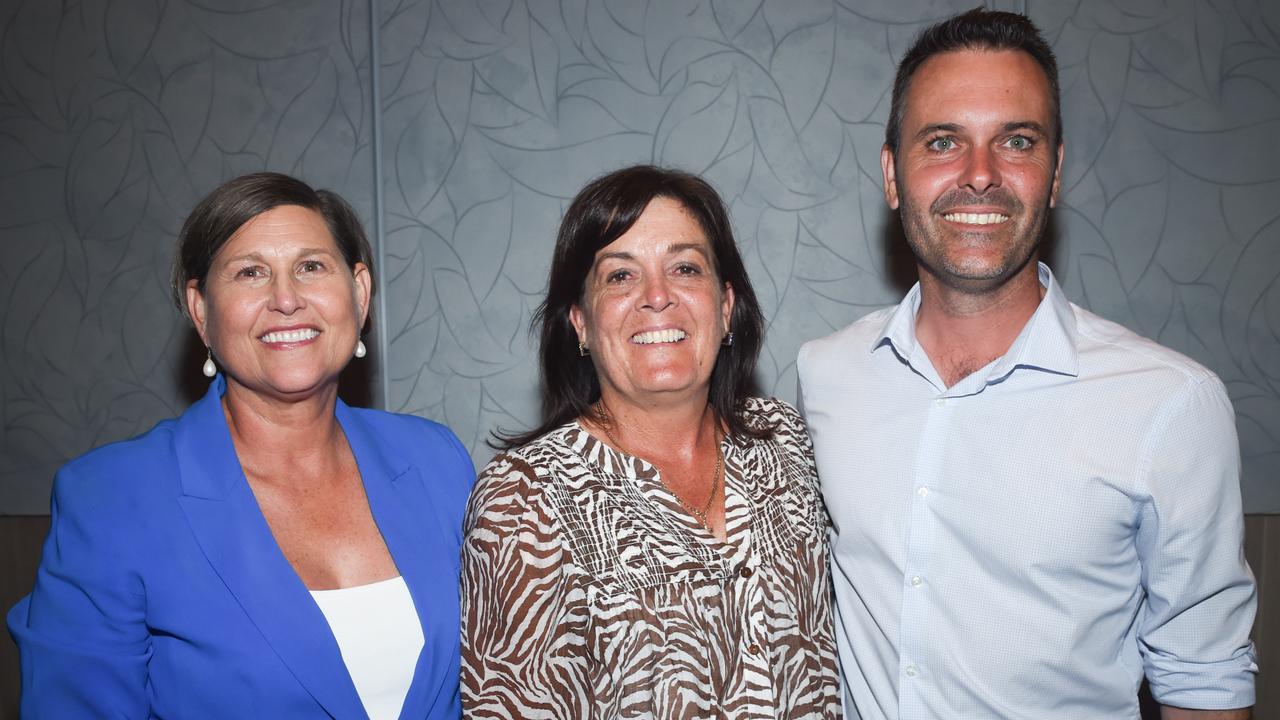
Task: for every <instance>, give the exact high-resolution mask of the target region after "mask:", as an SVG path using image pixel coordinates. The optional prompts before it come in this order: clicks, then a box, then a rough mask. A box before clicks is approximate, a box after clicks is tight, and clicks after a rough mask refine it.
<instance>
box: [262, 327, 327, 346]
mask: <svg viewBox="0 0 1280 720" xmlns="http://www.w3.org/2000/svg"><path fill="white" fill-rule="evenodd" d="M319 334H320V331H319V330H315V329H313V328H305V329H302V330H282V331H280V332H273V333H267V334H266V335H263V336H262V342H265V343H295V342H302V341H303V340H310V339H311V338H313V337H315V336H317V335H319Z"/></svg>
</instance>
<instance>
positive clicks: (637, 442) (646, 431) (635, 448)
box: [600, 391, 718, 459]
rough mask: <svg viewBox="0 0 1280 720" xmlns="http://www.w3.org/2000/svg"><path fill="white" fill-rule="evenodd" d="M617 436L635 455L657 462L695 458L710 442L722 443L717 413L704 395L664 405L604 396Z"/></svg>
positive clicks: (610, 395) (603, 399)
mask: <svg viewBox="0 0 1280 720" xmlns="http://www.w3.org/2000/svg"><path fill="white" fill-rule="evenodd" d="M600 400H601V403H602V404H603V405H604V409H605V412H606V413H607V414H608V419H607V422H609V423H611V425H612V427H611V430H612V432H613V437H614V438H615V440H616V441H617V442H621V443H622V444H623V445H625V446H626V447H623V448H618V449H619V450H623V451H625V452H628V453H630V454H633V455H639V456H641V457H645V458H649V459H654V458H664V457H681V458H689V457H692V456H693V455H694V454H695V453H696V452H697V451H698V449H699V448H701V447H705V444H706V443H711V444H712V445H713V446H714V444H715V443H717V442H718V438H717V437H716V432H715V421H714V417H715V414H714V413H713V412H712V411H711V407H710V406H709V405H708V404H707V393H705V392H703V393H701V394H699V395H697V396H695V397H694V398H692V399H690V400H689V401H685V402H680V403H675V404H670V405H661V404H653V405H650V404H639V403H633V402H629V401H627V400H626V399H625V398H623V397H621V396H619V395H618V394H616V393H612V392H608V391H605V392H603V393H601V397H600Z"/></svg>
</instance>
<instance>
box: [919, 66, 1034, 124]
mask: <svg viewBox="0 0 1280 720" xmlns="http://www.w3.org/2000/svg"><path fill="white" fill-rule="evenodd" d="M1050 92H1051V91H1050V89H1049V79H1048V78H1047V77H1046V76H1045V74H1044V70H1043V69H1041V67H1040V65H1039V64H1037V63H1036V61H1035V59H1034V58H1032V57H1031V56H1030V55H1028V54H1027V53H1025V52H1022V51H1020V50H956V51H952V52H945V53H939V54H938V55H934V56H933V57H931V58H929V59H928V60H926V61H925V62H924V63H923V64H922V65H921V66H920V68H919V69H918V70H917V71H916V74H915V76H914V77H912V78H911V84H910V86H909V88H908V90H907V107H906V114H905V116H904V118H903V125H904V126H905V127H904V128H903V130H904V134H906V133H913V132H915V128H918V127H920V126H923V125H933V124H937V123H958V124H960V125H964V126H966V127H969V126H977V125H979V124H981V123H982V122H992V123H998V124H1004V123H1007V122H1018V121H1035V122H1039V123H1041V124H1042V125H1043V126H1044V127H1049V126H1050V125H1051V124H1052V121H1053V118H1052V117H1051V107H1052V103H1051V97H1050Z"/></svg>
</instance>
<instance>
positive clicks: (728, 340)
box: [720, 332, 733, 347]
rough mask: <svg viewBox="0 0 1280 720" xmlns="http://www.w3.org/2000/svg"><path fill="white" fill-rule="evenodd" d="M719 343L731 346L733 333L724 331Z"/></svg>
mask: <svg viewBox="0 0 1280 720" xmlns="http://www.w3.org/2000/svg"><path fill="white" fill-rule="evenodd" d="M720 344H721V345H723V346H725V347H733V333H732V332H727V333H725V334H724V339H723V340H721V341H720Z"/></svg>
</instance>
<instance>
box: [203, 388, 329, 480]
mask: <svg viewBox="0 0 1280 720" xmlns="http://www.w3.org/2000/svg"><path fill="white" fill-rule="evenodd" d="M337 398H338V389H337V385H336V383H335V384H331V385H329V386H327V387H325V388H322V389H321V390H320V391H319V392H316V393H314V394H312V395H311V396H309V397H307V398H305V399H303V400H298V401H285V400H281V399H278V398H272V397H268V396H264V395H262V394H261V393H257V392H254V391H253V390H250V389H248V388H245V387H244V386H242V385H239V384H238V383H235V382H234V381H231V380H230V379H228V382H227V392H226V394H225V395H223V396H222V410H223V413H224V415H225V417H226V419H227V427H228V428H229V429H230V431H231V440H232V442H233V443H234V444H235V448H236V455H237V456H238V457H239V458H240V464H241V466H242V467H243V468H244V469H245V473H246V474H247V475H253V474H260V475H268V476H270V477H271V478H273V479H274V480H279V481H282V482H283V481H287V479H289V478H290V477H291V474H290V473H289V472H280V469H282V468H290V467H293V468H298V467H317V463H319V464H320V465H324V464H327V463H329V462H333V461H336V459H337V453H336V452H335V451H336V449H337V448H340V447H345V437H344V436H343V435H342V428H341V427H340V426H339V425H338V420H337V417H336V416H335V415H334V406H335V404H336V403H337ZM293 477H296V475H293Z"/></svg>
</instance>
